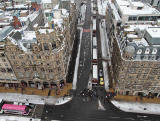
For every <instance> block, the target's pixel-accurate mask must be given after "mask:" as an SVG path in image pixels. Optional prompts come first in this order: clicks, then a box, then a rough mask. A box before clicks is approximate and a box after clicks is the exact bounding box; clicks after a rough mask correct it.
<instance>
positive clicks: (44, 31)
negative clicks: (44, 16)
mask: <svg viewBox="0 0 160 121" xmlns="http://www.w3.org/2000/svg"><path fill="white" fill-rule="evenodd" d="M38 31H39V32H40V33H41V34H46V31H48V32H49V33H51V32H53V31H54V30H53V29H39V30H38Z"/></svg>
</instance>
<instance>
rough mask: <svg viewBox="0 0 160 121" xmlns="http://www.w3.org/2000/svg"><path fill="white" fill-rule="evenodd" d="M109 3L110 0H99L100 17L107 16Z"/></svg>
mask: <svg viewBox="0 0 160 121" xmlns="http://www.w3.org/2000/svg"><path fill="white" fill-rule="evenodd" d="M107 3H108V0H97V6H98V13H99V14H100V15H103V16H105V15H106V8H107Z"/></svg>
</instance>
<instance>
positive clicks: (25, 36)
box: [22, 31, 36, 40]
mask: <svg viewBox="0 0 160 121" xmlns="http://www.w3.org/2000/svg"><path fill="white" fill-rule="evenodd" d="M34 38H36V33H35V31H24V32H23V36H22V39H24V40H33V39H34Z"/></svg>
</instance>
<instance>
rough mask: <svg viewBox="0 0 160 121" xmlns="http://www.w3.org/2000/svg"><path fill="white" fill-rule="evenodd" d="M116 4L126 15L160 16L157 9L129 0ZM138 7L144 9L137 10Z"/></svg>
mask: <svg viewBox="0 0 160 121" xmlns="http://www.w3.org/2000/svg"><path fill="white" fill-rule="evenodd" d="M116 3H117V5H118V7H119V9H120V11H121V13H122V14H124V15H152V16H154V15H160V12H159V11H158V10H156V9H155V8H153V7H151V6H149V5H147V4H143V3H142V2H132V1H129V0H116ZM136 7H142V8H141V9H135V8H136Z"/></svg>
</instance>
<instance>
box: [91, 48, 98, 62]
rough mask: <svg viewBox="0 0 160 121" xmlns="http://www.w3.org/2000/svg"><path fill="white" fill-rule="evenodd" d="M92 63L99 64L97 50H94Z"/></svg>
mask: <svg viewBox="0 0 160 121" xmlns="http://www.w3.org/2000/svg"><path fill="white" fill-rule="evenodd" d="M92 63H93V64H97V48H93V53H92Z"/></svg>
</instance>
